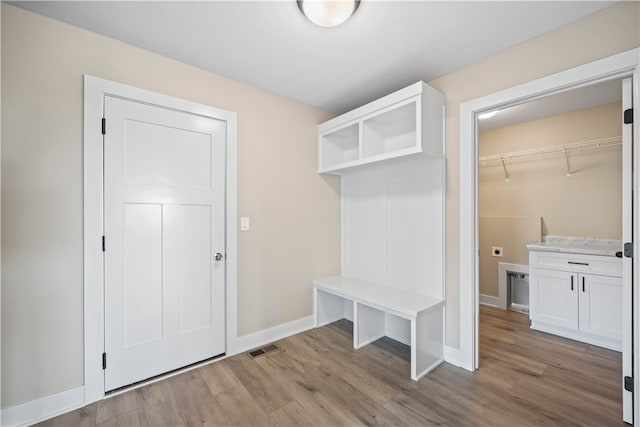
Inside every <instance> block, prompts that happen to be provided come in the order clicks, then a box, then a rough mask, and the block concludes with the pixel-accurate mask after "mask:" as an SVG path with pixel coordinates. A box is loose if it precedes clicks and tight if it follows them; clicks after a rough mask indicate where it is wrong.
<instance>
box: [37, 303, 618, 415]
mask: <svg viewBox="0 0 640 427" xmlns="http://www.w3.org/2000/svg"><path fill="white" fill-rule="evenodd" d="M480 318H481V322H480V335H481V346H480V348H481V349H480V369H479V370H478V371H477V372H475V373H470V372H468V371H465V370H463V369H460V368H456V367H453V366H451V365H448V364H442V365H441V366H440V367H438V368H437V369H436V370H434V371H433V372H431V373H430V374H429V375H427V376H426V377H424V378H422V379H421V380H420V381H419V382H413V381H411V380H410V379H409V348H408V347H406V346H404V345H402V344H399V343H397V342H395V341H393V340H390V339H387V338H383V339H382V340H379V341H378V342H376V343H374V344H371V345H368V346H366V347H364V348H361V349H360V350H357V351H355V350H353V348H352V335H351V323H350V322H346V321H341V322H338V323H336V324H333V325H330V326H326V327H323V328H320V329H315V330H311V331H308V332H305V333H302V334H299V335H296V336H293V337H289V338H287V339H284V340H281V341H278V342H277V343H276V345H277V347H278V349H277V350H274V351H272V352H268V353H266V354H264V355H262V356H258V357H256V358H251V357H249V356H248V355H247V354H240V355H237V356H234V357H231V358H229V359H226V360H222V361H218V362H215V363H212V364H209V365H207V366H204V367H201V368H198V369H196V370H192V371H189V372H186V373H183V374H180V375H178V376H174V377H172V378H169V379H166V380H163V381H161V382H157V383H154V384H151V385H147V386H145V387H142V388H139V389H137V390H133V391H129V392H127V393H124V394H121V395H118V396H115V397H112V398H108V399H105V400H103V401H101V402H98V403H95V404H92V405H89V406H87V407H85V408H82V409H80V410H77V411H74V412H70V413H68V414H65V415H62V416H59V417H57V418H54V419H51V420H49V421H45V422H44V423H41V425H43V426H80V425H82V426H85V425H86V426H95V425H98V426H138V425H153V426H156V425H171V426H173V425H176V426H177V425H233V426H253V425H272V426H290V425H314V426H318V425H327V426H339V425H349V426H351V425H394V426H395V425H398V426H404V425H406V426H427V425H451V426H467V425H473V426H526V425H551V426H556V425H584V426H613V425H624V423H622V421H621V416H622V407H621V399H622V392H621V390H620V380H619V378H620V372H621V357H620V353H616V352H612V351H609V350H604V349H601V348H598V347H594V346H590V345H586V344H582V343H578V342H575V341H570V340H566V339H562V338H559V337H555V336H553V335H547V334H544V333H541V332H535V331H531V330H530V329H529V327H528V326H529V321H528V318H527V316H524V315H521V314H518V313H513V312H507V311H503V310H498V309H493V308H488V307H484V306H483V307H481V310H480Z"/></svg>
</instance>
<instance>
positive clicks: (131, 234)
mask: <svg viewBox="0 0 640 427" xmlns="http://www.w3.org/2000/svg"><path fill="white" fill-rule="evenodd" d="M123 258H124V295H123V298H124V306H125V310H124V319H123V320H124V324H123V326H124V335H125V337H124V346H125V347H134V346H137V345H140V344H144V343H147V342H151V341H156V340H159V339H161V338H162V205H158V204H142V203H125V204H124V257H123Z"/></svg>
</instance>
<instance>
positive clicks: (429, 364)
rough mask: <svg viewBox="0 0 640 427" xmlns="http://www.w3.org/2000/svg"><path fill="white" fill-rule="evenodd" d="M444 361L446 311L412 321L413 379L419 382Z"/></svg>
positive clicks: (438, 311)
mask: <svg viewBox="0 0 640 427" xmlns="http://www.w3.org/2000/svg"><path fill="white" fill-rule="evenodd" d="M443 361H444V309H443V308H439V309H437V310H431V311H428V312H426V313H421V314H420V315H419V316H418V317H417V318H416V319H415V320H412V321H411V379H413V380H415V381H418V380H419V379H420V378H421V377H423V376H424V375H426V374H427V373H429V371H431V370H432V369H433V368H435V367H436V366H438V365H439V364H440V363H442V362H443Z"/></svg>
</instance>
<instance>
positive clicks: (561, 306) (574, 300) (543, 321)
mask: <svg viewBox="0 0 640 427" xmlns="http://www.w3.org/2000/svg"><path fill="white" fill-rule="evenodd" d="M529 266H530V270H529V271H530V275H529V292H530V295H529V297H530V318H531V328H532V329H536V330H540V331H544V332H549V333H552V334H556V335H561V336H565V337H567V338H572V339H575V340H579V341H584V342H588V343H590V344H595V345H599V346H602V347H606V348H610V349H613V350H618V351H620V350H621V348H622V277H621V276H622V274H621V262H620V259H618V258H615V257H608V256H599V255H576V254H566V253H550V252H535V251H532V252H530V255H529ZM541 267H542V268H541ZM594 273H597V274H594Z"/></svg>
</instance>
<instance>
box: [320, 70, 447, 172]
mask: <svg viewBox="0 0 640 427" xmlns="http://www.w3.org/2000/svg"><path fill="white" fill-rule="evenodd" d="M443 127H444V96H443V95H442V94H441V93H440V92H438V91H436V90H435V89H433V88H431V87H430V86H428V85H426V84H425V83H423V82H419V83H416V84H414V85H411V86H409V87H407V88H405V89H402V90H399V91H397V92H394V93H392V94H391V95H388V96H386V97H384V98H381V99H379V100H377V101H374V102H371V103H369V104H367V105H364V106H362V107H360V108H357V109H355V110H353V111H351V112H349V113H346V114H343V115H342V116H339V117H336V118H335V119H333V120H329V121H328V122H325V123H323V124H321V125H320V126H319V158H320V162H319V163H320V164H319V172H320V173H333V174H341V173H342V172H343V171H344V170H347V169H349V168H352V167H355V166H360V165H365V164H370V163H373V162H377V161H382V160H389V159H393V158H398V157H403V156H408V155H413V154H424V155H428V156H432V157H442V156H444V139H443V135H444V130H443Z"/></svg>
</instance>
